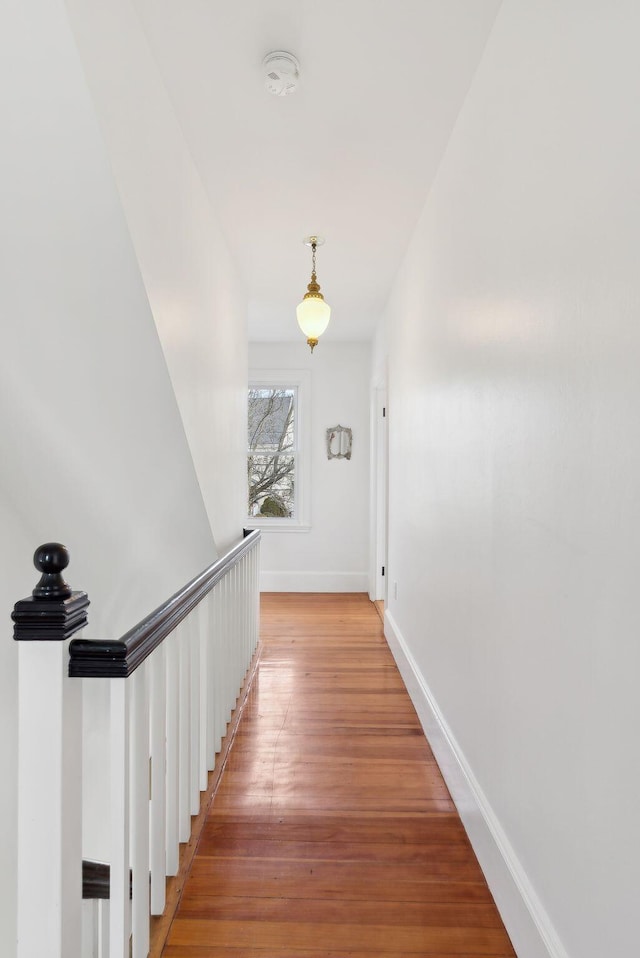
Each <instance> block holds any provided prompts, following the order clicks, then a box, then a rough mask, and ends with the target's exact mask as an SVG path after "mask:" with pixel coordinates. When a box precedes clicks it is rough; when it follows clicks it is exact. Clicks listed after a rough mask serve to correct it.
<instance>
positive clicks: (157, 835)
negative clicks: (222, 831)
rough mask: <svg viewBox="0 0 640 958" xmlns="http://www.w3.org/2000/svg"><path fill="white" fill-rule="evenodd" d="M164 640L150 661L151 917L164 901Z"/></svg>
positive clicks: (160, 911) (159, 909) (165, 739)
mask: <svg viewBox="0 0 640 958" xmlns="http://www.w3.org/2000/svg"><path fill="white" fill-rule="evenodd" d="M169 642H170V639H169V638H167V639H165V641H164V642H163V643H162V645H161V646H160V647H159V648H158V649H156V650H155V652H154V653H153V655H152V656H151V658H150V660H149V680H150V693H149V694H150V716H149V722H150V733H149V734H150V742H151V808H150V815H151V822H150V826H149V844H150V852H149V855H150V863H151V914H152V915H161V914H162V913H163V911H164V906H165V899H166V868H167V860H166V859H167V850H166V831H167V820H166V791H167V778H168V776H167V761H166V751H167V734H166V725H167V689H166V681H167V680H166V665H165V663H166V658H167V646H168V645H169Z"/></svg>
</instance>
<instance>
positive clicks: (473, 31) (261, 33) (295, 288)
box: [134, 0, 500, 340]
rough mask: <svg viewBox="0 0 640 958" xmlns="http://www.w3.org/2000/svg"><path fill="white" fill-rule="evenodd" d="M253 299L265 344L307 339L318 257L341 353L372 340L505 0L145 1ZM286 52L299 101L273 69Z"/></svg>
mask: <svg viewBox="0 0 640 958" xmlns="http://www.w3.org/2000/svg"><path fill="white" fill-rule="evenodd" d="M134 3H135V6H136V9H137V11H138V14H139V16H140V19H141V23H142V25H143V28H144V31H145V34H146V36H147V38H148V42H149V45H150V48H151V51H152V53H153V55H154V57H155V59H156V62H157V64H158V67H159V69H160V72H161V74H162V77H163V80H164V83H165V85H166V88H167V91H168V94H169V96H170V98H171V100H172V102H173V105H174V108H175V111H176V114H177V116H178V119H179V122H180V124H181V126H182V129H183V131H184V135H185V138H186V140H187V143H188V145H189V148H190V150H191V152H192V155H193V158H194V161H195V163H196V165H197V167H198V169H199V171H200V175H201V177H202V179H203V182H204V184H205V188H206V189H207V191H208V194H209V196H210V199H211V202H212V205H213V207H214V210H215V211H216V213H217V216H218V218H219V220H220V223H221V226H222V229H223V232H224V234H225V236H226V239H227V242H228V244H229V247H230V250H231V253H232V256H233V258H234V259H235V261H236V264H237V268H238V271H239V274H240V276H241V278H242V279H243V282H244V284H245V288H246V291H247V295H248V299H249V332H250V338H251V339H253V340H287V339H296V338H298V337H299V336H300V333H299V330H298V328H297V325H296V322H295V306H296V304H297V303H298V302H299V300H300V298H301V297H302V294H303V293H304V291H305V289H306V284H307V282H308V280H309V273H310V253H309V250H308V249H307V248H306V247H305V246H304V245H303V244H302V238H303V237H304V236H306V235H308V234H310V233H318V234H320V235H322V236H324V237H325V239H326V244H325V246H323V247H322V249H320V250H319V252H318V278H319V281H320V283H321V285H322V289H323V292H324V294H325V297H326V299H327V301H328V302H329V303H330V304H331V306H332V310H333V312H332V321H331V325H330V327H329V330H328V331H327V333H326V334H325V337H326V339H329V338H332V339H342V340H359V339H367V338H369V337H370V336H371V334H372V331H373V329H374V326H375V323H376V320H377V318H378V316H379V315H380V312H381V310H382V309H383V308H384V304H385V302H386V299H387V297H388V294H389V291H390V288H391V285H392V283H393V279H394V276H395V274H396V271H397V269H398V266H399V263H400V261H401V259H402V256H403V253H404V251H405V249H406V246H407V243H408V241H409V238H410V236H411V232H412V229H413V227H414V224H415V222H416V220H417V218H418V216H419V214H420V211H421V209H422V206H423V205H424V202H425V199H426V197H427V193H428V191H429V187H430V184H431V182H432V180H433V177H434V175H435V173H436V171H437V168H438V164H439V161H440V159H441V157H442V154H443V151H444V149H445V148H446V144H447V141H448V138H449V135H450V133H451V130H452V128H453V125H454V124H455V120H456V117H457V115H458V113H459V110H460V107H461V105H462V103H463V101H464V97H465V95H466V93H467V90H468V88H469V85H470V82H471V79H472V77H473V74H474V72H475V69H476V67H477V65H478V63H479V60H480V58H481V56H482V51H483V49H484V46H485V44H486V42H487V38H488V36H489V33H490V31H491V27H492V25H493V22H494V19H495V16H496V13H497V10H498V8H499V6H500V0H316V2H309V0H235V2H234V0H227V2H224V3H223V2H221V0H180V2H176V0H134ZM272 50H287V51H290V52H291V53H294V54H295V56H296V57H297V58H298V60H299V61H300V84H299V87H298V90H297V91H296V92H295V93H294V94H293V95H291V96H288V97H275V96H272V95H271V94H269V93H268V92H267V91H266V89H265V86H264V77H263V70H262V60H263V58H264V56H265V54H266V53H269V52H270V51H272Z"/></svg>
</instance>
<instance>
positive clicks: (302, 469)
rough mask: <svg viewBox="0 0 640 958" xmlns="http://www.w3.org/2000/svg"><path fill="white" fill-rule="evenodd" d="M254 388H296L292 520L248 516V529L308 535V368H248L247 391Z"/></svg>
mask: <svg viewBox="0 0 640 958" xmlns="http://www.w3.org/2000/svg"><path fill="white" fill-rule="evenodd" d="M253 388H258V389H265V388H267V389H291V388H295V391H296V400H295V402H296V408H295V430H296V450H297V452H296V473H295V486H294V488H295V508H294V515H293V516H292V517H291V518H284V517H276V516H273V517H271V518H267V517H265V516H247V520H246V521H247V526H248V527H249V528H253V529H260V530H261V531H262V532H269V531H271V532H309V531H310V529H311V454H310V449H311V402H310V399H311V372H310V370H308V369H251V370H249V383H248V390H249V389H253ZM248 390H247V391H248ZM245 428H246V427H245ZM247 455H248V450H247Z"/></svg>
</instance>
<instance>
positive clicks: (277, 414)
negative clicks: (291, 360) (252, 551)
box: [247, 373, 308, 531]
mask: <svg viewBox="0 0 640 958" xmlns="http://www.w3.org/2000/svg"><path fill="white" fill-rule="evenodd" d="M289 377H290V378H289ZM305 379H306V377H305V376H304V375H302V376H301V375H300V374H298V375H295V374H294V375H293V376H291V374H289V376H287V374H286V373H285V375H284V376H283V377H282V378H279V377H277V378H276V377H275V375H273V374H272V375H271V376H268V375H267V374H261V375H260V376H259V377H258V376H256V377H252V378H251V381H250V385H249V393H248V453H247V486H248V510H247V511H248V515H249V517H250V519H251V520H252V524H254V525H257V526H260V528H262V529H268V528H275V529H280V530H281V531H282V530H284V529H289V531H304V530H305V529H306V528H308V526H307V525H306V517H305V513H304V506H305V495H308V482H307V481H305V460H306V459H307V458H308V457H304V456H303V455H302V450H301V447H300V442H301V438H302V436H303V433H304V432H305V430H303V428H302V416H303V411H304V406H305V404H304V402H303V394H304V391H305V390H304V386H305ZM306 432H308V430H306ZM303 493H304V494H305V495H303Z"/></svg>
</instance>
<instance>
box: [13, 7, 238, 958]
mask: <svg viewBox="0 0 640 958" xmlns="http://www.w3.org/2000/svg"><path fill="white" fill-rule="evenodd" d="M3 12H4V13H5V16H4V17H3V30H2V31H0V52H1V55H0V77H1V80H2V83H1V84H0V90H1V92H0V98H1V100H2V110H1V113H2V118H3V124H2V137H3V143H4V145H5V149H3V150H1V151H0V170H1V175H0V310H1V314H2V332H3V341H2V351H1V352H0V392H1V402H0V434H1V435H2V470H1V471H0V491H1V494H0V528H2V533H3V547H4V554H5V561H4V563H3V568H2V576H1V577H0V608H2V610H3V613H2V614H3V621H4V635H3V639H2V642H0V729H1V731H0V767H1V768H2V786H1V787H0V861H1V862H2V869H0V954H1V955H2V956H3V958H13V956H14V955H15V934H16V923H15V918H16V914H15V912H16V895H15V872H16V847H15V834H16V810H17V796H16V755H17V729H16V707H17V702H16V684H17V651H18V650H17V645H16V643H14V642H13V640H12V638H11V634H12V633H11V628H12V623H11V621H10V618H9V616H10V612H11V610H12V608H13V604H14V602H15V601H16V600H17V599H20V598H22V597H24V596H27V595H29V594H30V592H31V590H32V589H33V587H34V585H35V583H36V581H37V574H36V572H35V570H34V568H33V565H32V555H33V552H34V549H35V548H36V547H37V546H38V545H39V544H40V543H42V542H46V541H49V540H60V541H62V542H64V543H65V544H66V545H67V546H68V547H69V550H70V553H71V565H70V568H69V571H68V579H69V582H70V583H71V585H72V586H73V587H74V588H77V589H85V590H86V591H87V592H88V593H89V597H90V599H91V606H90V609H89V623H90V624H89V628H88V629H87V630H86V634H87V635H89V636H99V637H105V638H107V637H111V636H114V635H120V634H122V632H123V631H124V630H125V629H126V628H128V627H130V626H131V625H132V624H134V623H135V622H136V621H138V619H140V618H141V617H142V616H143V615H144V614H146V613H147V612H148V611H150V610H151V609H153V608H154V607H155V606H156V605H158V604H159V603H160V602H161V601H162V600H163V599H164V598H166V597H167V596H168V595H170V594H171V593H172V592H174V591H175V590H176V589H177V588H178V587H179V586H180V585H182V584H183V583H184V582H185V581H187V580H188V579H189V578H190V577H192V576H193V575H195V574H196V573H197V572H198V571H200V570H201V569H202V568H203V567H204V566H205V565H206V564H207V563H208V562H210V561H211V560H212V559H213V558H215V544H214V541H213V537H212V534H211V529H210V527H209V522H208V518H207V512H206V510H205V507H204V503H203V500H202V496H201V493H200V488H199V485H198V479H197V476H196V473H195V470H194V466H193V461H192V456H191V452H190V449H189V446H188V444H187V441H186V439H185V433H184V427H183V424H182V421H181V417H180V412H179V410H178V406H177V404H176V400H175V395H174V390H173V387H172V383H171V380H170V378H169V375H168V372H167V367H166V362H165V357H164V355H163V352H162V349H161V346H160V342H159V339H158V333H157V330H156V326H155V325H154V321H153V317H152V315H151V312H150V309H149V303H148V300H147V296H146V293H145V288H144V286H143V282H142V279H141V276H140V271H139V267H138V263H137V261H136V256H135V253H134V249H133V246H132V244H131V239H130V236H129V231H128V228H127V223H126V222H125V218H124V216H123V213H122V208H121V202H120V197H119V196H118V192H117V190H116V188H115V184H114V181H113V174H112V170H111V167H110V163H109V158H108V157H107V153H106V150H105V145H104V140H103V137H102V135H101V131H100V129H99V127H98V124H97V121H96V117H95V110H94V106H93V103H92V101H91V98H90V96H89V91H88V89H87V86H86V83H85V80H84V76H83V72H82V67H81V64H80V61H79V58H78V54H77V50H76V46H75V43H74V39H73V37H72V34H71V30H70V26H69V22H68V15H67V11H66V9H65V6H64V4H63V3H62V2H57V0H46V2H45V0H9V2H8V5H7V7H6V10H5V11H3ZM159 242H160V240H159ZM217 283H218V280H217V279H216V278H215V277H212V278H211V286H212V288H215V287H216V284H217ZM175 306H176V311H177V312H180V310H181V309H182V307H181V300H180V299H179V298H176V301H175ZM245 339H246V337H245V334H244V327H243V326H242V325H241V326H240V327H239V329H238V333H237V339H236V340H235V341H234V343H233V344H229V349H231V348H233V349H237V351H238V352H239V354H240V356H241V357H245V360H246V342H245ZM226 347H227V344H226V340H225V338H224V337H221V339H220V340H219V341H218V342H217V348H218V349H219V350H220V352H222V353H223V352H224V349H225V348H226ZM192 348H193V349H194V350H195V351H196V352H197V350H198V348H199V344H198V343H197V342H195V343H194V344H192ZM210 348H213V346H211V347H210ZM183 350H184V352H185V363H187V362H189V359H188V356H187V355H186V353H187V344H183ZM244 382H245V370H244V368H243V369H242V379H241V384H240V385H238V384H237V383H236V384H235V389H236V392H237V393H238V394H242V396H243V397H244ZM214 398H215V397H214ZM237 412H238V409H237V408H231V409H230V408H227V407H222V401H221V402H220V403H219V404H216V403H215V402H214V403H212V408H210V410H209V415H210V418H211V420H215V419H216V417H217V416H220V415H224V417H225V426H224V428H225V430H231V429H232V428H234V429H235V431H236V433H241V432H242V429H243V427H244V421H245V419H244V414H242V415H241V416H239V417H238V416H237ZM223 434H224V433H222V432H221V433H220V435H223ZM225 452H227V450H225V449H224V448H221V447H220V446H218V447H217V449H216V454H217V455H218V456H220V455H221V454H223V453H225ZM232 455H233V454H232V453H231V452H229V455H228V460H229V461H231V460H232ZM243 462H244V458H243V456H242V457H241V458H239V459H238V460H237V461H236V472H241V471H242V468H243ZM242 518H243V516H242V515H240V514H238V510H237V509H236V510H235V513H234V512H233V510H232V509H230V510H229V513H228V516H227V517H226V520H225V521H227V522H229V523H230V524H231V523H233V524H234V527H235V529H236V533H237V531H239V530H240V528H241V525H242ZM44 794H46V790H45V792H44Z"/></svg>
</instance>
